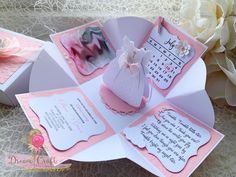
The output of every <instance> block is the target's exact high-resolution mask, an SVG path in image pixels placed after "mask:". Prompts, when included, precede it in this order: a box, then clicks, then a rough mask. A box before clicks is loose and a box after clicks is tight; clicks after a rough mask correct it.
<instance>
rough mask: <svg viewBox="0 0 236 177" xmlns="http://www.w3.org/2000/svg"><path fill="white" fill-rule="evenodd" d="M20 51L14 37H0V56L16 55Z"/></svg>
mask: <svg viewBox="0 0 236 177" xmlns="http://www.w3.org/2000/svg"><path fill="white" fill-rule="evenodd" d="M20 51H21V48H20V43H19V41H18V40H17V38H16V37H13V38H1V37H0V58H7V57H10V56H16V55H17V54H18V53H19V52H20Z"/></svg>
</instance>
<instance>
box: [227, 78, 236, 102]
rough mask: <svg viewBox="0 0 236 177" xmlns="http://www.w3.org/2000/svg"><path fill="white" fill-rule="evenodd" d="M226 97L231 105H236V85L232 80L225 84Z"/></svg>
mask: <svg viewBox="0 0 236 177" xmlns="http://www.w3.org/2000/svg"><path fill="white" fill-rule="evenodd" d="M225 99H226V102H227V103H228V104H229V105H231V106H236V86H235V85H234V84H233V83H232V82H230V80H227V81H226V84H225Z"/></svg>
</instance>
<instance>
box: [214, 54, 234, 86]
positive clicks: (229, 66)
mask: <svg viewBox="0 0 236 177" xmlns="http://www.w3.org/2000/svg"><path fill="white" fill-rule="evenodd" d="M217 62H218V64H219V66H220V68H221V70H222V71H223V72H224V73H225V74H226V76H227V77H228V79H229V80H230V81H231V82H232V83H233V84H234V85H236V69H235V67H234V64H233V62H232V61H231V60H230V59H228V58H226V59H225V61H222V60H221V61H219V60H217Z"/></svg>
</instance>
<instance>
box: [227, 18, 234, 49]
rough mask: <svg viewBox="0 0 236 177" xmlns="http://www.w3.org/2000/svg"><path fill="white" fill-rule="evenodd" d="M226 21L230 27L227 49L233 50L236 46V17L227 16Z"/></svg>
mask: <svg viewBox="0 0 236 177" xmlns="http://www.w3.org/2000/svg"><path fill="white" fill-rule="evenodd" d="M226 23H227V25H228V29H229V34H230V37H229V40H228V42H227V44H226V49H227V50H232V49H233V48H235V47H236V17H233V16H230V17H227V18H226Z"/></svg>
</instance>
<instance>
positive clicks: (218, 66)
mask: <svg viewBox="0 0 236 177" xmlns="http://www.w3.org/2000/svg"><path fill="white" fill-rule="evenodd" d="M180 13H181V20H180V23H179V25H180V27H182V29H183V30H186V31H187V32H188V33H189V34H191V35H192V36H194V37H195V38H196V39H198V40H199V41H201V42H202V43H204V44H205V45H207V46H208V51H207V53H206V55H205V57H204V60H205V63H206V65H207V72H208V79H207V87H206V88H207V91H208V94H209V95H210V97H211V98H212V99H218V98H225V99H226V101H227V103H228V104H230V105H232V106H236V70H235V65H234V63H236V48H235V47H236V16H235V15H236V2H235V1H234V0H221V1H219V0H192V1H188V0H184V1H183V5H182V8H181V10H180Z"/></svg>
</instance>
